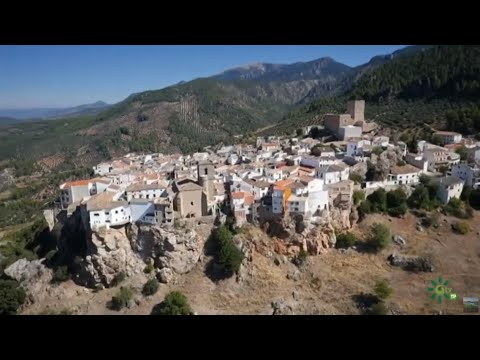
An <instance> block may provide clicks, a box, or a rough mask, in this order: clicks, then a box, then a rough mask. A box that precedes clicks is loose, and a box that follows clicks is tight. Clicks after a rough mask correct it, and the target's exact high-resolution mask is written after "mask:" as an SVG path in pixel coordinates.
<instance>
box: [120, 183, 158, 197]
mask: <svg viewBox="0 0 480 360" xmlns="http://www.w3.org/2000/svg"><path fill="white" fill-rule="evenodd" d="M166 189H167V184H164V183H157V184H133V185H130V186H129V187H127V189H126V190H125V193H126V195H127V201H130V200H132V199H147V200H151V201H153V200H154V199H155V198H159V197H161V196H162V195H163V194H164V192H165V190H166Z"/></svg>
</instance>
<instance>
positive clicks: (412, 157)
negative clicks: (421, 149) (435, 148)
mask: <svg viewBox="0 0 480 360" xmlns="http://www.w3.org/2000/svg"><path fill="white" fill-rule="evenodd" d="M405 161H406V162H407V163H408V164H410V165H413V166H415V167H417V168H419V169H421V170H422V172H427V171H428V160H426V159H424V157H423V155H421V154H420V155H417V154H406V156H405Z"/></svg>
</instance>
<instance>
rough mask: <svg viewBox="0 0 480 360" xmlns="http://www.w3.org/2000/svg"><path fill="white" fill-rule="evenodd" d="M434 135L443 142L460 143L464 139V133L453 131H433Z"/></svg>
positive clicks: (445, 143)
mask: <svg viewBox="0 0 480 360" xmlns="http://www.w3.org/2000/svg"><path fill="white" fill-rule="evenodd" d="M433 136H435V137H438V138H440V139H441V141H442V144H444V145H447V144H458V143H459V142H460V141H462V134H459V133H456V132H453V131H437V132H434V133H433Z"/></svg>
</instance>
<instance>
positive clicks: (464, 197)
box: [460, 186, 472, 202]
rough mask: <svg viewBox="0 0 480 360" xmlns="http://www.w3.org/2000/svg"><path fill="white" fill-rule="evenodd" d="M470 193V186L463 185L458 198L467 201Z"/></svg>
mask: <svg viewBox="0 0 480 360" xmlns="http://www.w3.org/2000/svg"><path fill="white" fill-rule="evenodd" d="M471 194H472V188H471V187H470V186H464V187H463V190H462V194H461V195H460V200H462V201H467V202H468V201H469V200H470V195H471Z"/></svg>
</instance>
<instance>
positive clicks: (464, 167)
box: [449, 163, 480, 189]
mask: <svg viewBox="0 0 480 360" xmlns="http://www.w3.org/2000/svg"><path fill="white" fill-rule="evenodd" d="M449 174H450V175H451V176H454V177H457V178H459V179H461V180H463V182H464V185H465V186H470V187H472V188H473V189H477V188H478V187H480V168H479V167H478V166H476V165H468V164H463V163H462V164H455V165H452V168H451V170H450V171H449Z"/></svg>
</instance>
